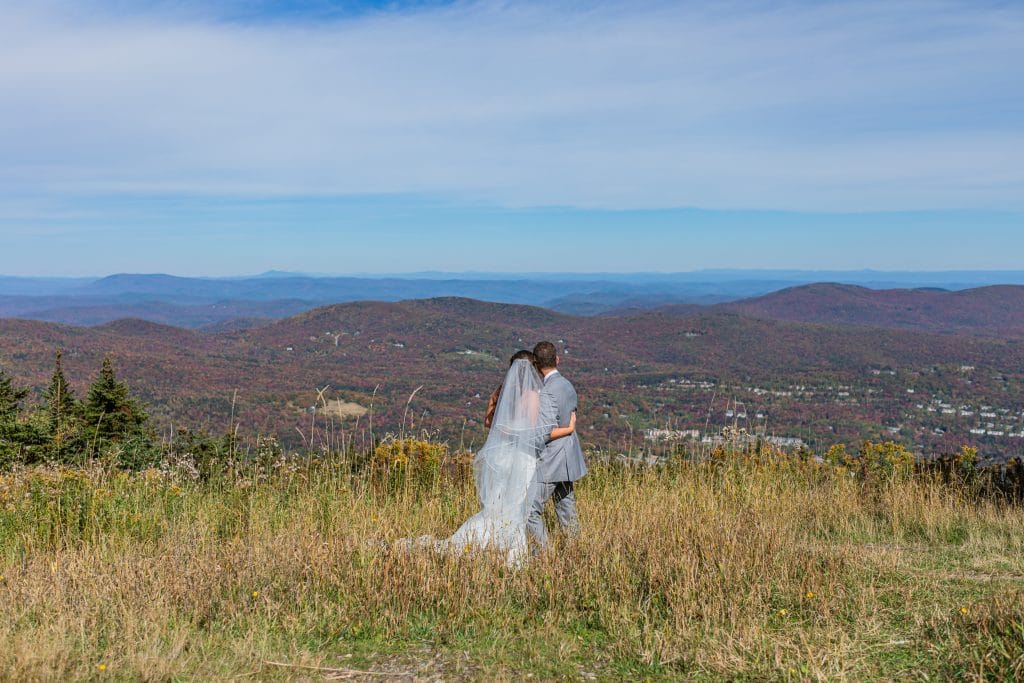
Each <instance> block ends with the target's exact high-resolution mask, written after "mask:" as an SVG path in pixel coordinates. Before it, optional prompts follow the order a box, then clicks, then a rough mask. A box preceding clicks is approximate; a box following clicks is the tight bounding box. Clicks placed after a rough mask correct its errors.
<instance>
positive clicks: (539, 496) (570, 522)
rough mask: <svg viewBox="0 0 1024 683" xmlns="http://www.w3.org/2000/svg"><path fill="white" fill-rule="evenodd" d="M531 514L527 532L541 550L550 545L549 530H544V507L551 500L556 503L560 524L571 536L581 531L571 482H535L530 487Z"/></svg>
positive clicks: (556, 513)
mask: <svg viewBox="0 0 1024 683" xmlns="http://www.w3.org/2000/svg"><path fill="white" fill-rule="evenodd" d="M530 488H531V489H532V490H531V492H530V513H529V517H527V519H526V531H527V532H528V533H529V534H530V536H532V537H533V540H534V541H536V543H537V545H538V546H540V547H541V548H544V547H547V545H548V530H547V529H546V528H544V516H543V515H544V505H546V504H547V502H548V499H549V498H551V499H553V500H554V503H555V516H556V517H558V524H559V526H561V527H562V529H563V530H564V531H565V532H566V533H568V534H569V535H571V536H575V535H576V534H578V533H579V530H580V518H579V515H577V514H576V494H575V492H574V491H573V483H572V482H571V481H555V482H543V481H535V482H534V483H533V484H531V485H530Z"/></svg>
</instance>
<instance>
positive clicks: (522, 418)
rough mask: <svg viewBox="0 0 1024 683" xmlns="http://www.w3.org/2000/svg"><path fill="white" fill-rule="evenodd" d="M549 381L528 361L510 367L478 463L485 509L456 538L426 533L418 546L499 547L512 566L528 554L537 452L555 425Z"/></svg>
mask: <svg viewBox="0 0 1024 683" xmlns="http://www.w3.org/2000/svg"><path fill="white" fill-rule="evenodd" d="M543 384H544V381H543V379H542V378H541V376H540V373H538V372H537V370H536V369H534V367H533V365H532V364H531V363H530V362H529V361H527V360H517V361H515V362H514V363H513V364H512V367H511V368H509V371H508V374H507V375H506V376H505V382H504V384H502V388H501V395H500V397H499V398H498V405H497V408H496V409H495V411H494V420H493V422H492V423H491V431H490V433H489V434H488V436H487V441H486V442H485V443H484V447H483V448H482V449H480V451H479V452H478V453H477V454H476V458H475V459H474V461H473V476H474V480H475V482H476V493H477V497H478V498H479V500H480V512H478V513H476V514H475V515H473V516H472V517H470V518H469V519H468V520H466V522H465V523H464V524H463V525H462V526H460V527H459V529H458V530H457V531H456V532H455V533H454V534H453V535H452V536H451V537H450V538H447V539H444V540H440V541H436V540H434V539H432V538H430V537H421V538H420V539H418V540H417V541H416V542H415V544H414V545H417V546H420V547H423V546H428V547H429V546H433V547H434V548H435V549H436V550H438V551H442V552H451V553H455V554H463V553H472V552H474V551H482V550H489V551H497V552H500V553H502V554H504V555H505V556H506V560H507V562H508V564H509V565H510V566H519V565H521V564H522V562H523V561H524V560H525V558H526V556H527V540H526V517H527V514H528V512H529V504H530V501H529V499H528V495H529V492H530V484H532V483H533V475H534V471H535V470H536V468H537V456H538V454H539V453H540V450H541V448H543V446H544V443H545V441H546V438H547V435H548V434H550V433H551V430H552V429H553V428H554V427H555V425H554V424H551V425H544V424H541V416H540V390H541V387H542V386H543Z"/></svg>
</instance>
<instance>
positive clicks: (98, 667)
mask: <svg viewBox="0 0 1024 683" xmlns="http://www.w3.org/2000/svg"><path fill="white" fill-rule="evenodd" d="M96 669H97V670H99V671H100V672H101V673H102V672H104V671H106V670H107V665H106V664H97V665H96Z"/></svg>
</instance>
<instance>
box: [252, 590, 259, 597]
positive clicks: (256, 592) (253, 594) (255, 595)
mask: <svg viewBox="0 0 1024 683" xmlns="http://www.w3.org/2000/svg"><path fill="white" fill-rule="evenodd" d="M252 597H254V598H258V597H260V592H259V591H253V592H252Z"/></svg>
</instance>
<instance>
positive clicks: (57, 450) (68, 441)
mask: <svg viewBox="0 0 1024 683" xmlns="http://www.w3.org/2000/svg"><path fill="white" fill-rule="evenodd" d="M61 356H62V354H61V352H60V351H57V353H56V356H55V357H54V363H53V376H52V377H51V378H50V386H49V388H48V389H47V390H46V418H47V425H48V426H49V431H50V441H51V444H52V446H53V448H52V451H53V453H52V455H53V456H54V457H55V458H56V459H57V460H58V461H63V460H64V456H65V450H67V449H68V448H70V447H78V448H81V443H79V442H80V437H81V429H80V426H81V425H80V421H79V419H78V402H77V401H76V400H75V395H74V392H72V390H71V387H70V386H68V380H67V378H66V377H65V376H64V367H63V365H62V363H61Z"/></svg>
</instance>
